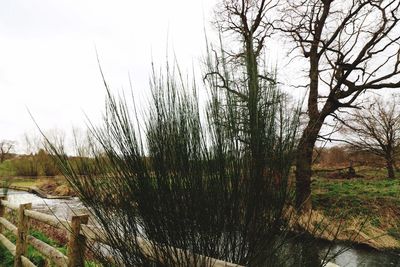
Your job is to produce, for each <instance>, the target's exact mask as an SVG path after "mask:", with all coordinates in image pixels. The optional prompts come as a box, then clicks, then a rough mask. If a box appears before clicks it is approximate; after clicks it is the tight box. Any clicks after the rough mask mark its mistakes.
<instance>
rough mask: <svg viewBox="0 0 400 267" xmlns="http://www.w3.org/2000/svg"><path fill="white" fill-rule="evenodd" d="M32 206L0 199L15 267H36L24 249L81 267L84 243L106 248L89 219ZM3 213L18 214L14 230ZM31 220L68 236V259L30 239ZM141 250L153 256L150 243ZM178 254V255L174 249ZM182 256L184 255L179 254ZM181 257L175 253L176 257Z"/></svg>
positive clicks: (64, 266) (0, 223) (1, 225)
mask: <svg viewBox="0 0 400 267" xmlns="http://www.w3.org/2000/svg"><path fill="white" fill-rule="evenodd" d="M31 208H32V204H31V203H27V204H21V205H15V204H13V203H10V202H9V201H7V200H6V198H5V197H1V196H0V243H1V244H3V245H4V247H5V248H6V249H7V250H8V251H9V252H10V253H11V254H12V255H13V256H14V267H36V265H34V264H33V263H32V262H31V261H30V260H29V259H28V258H27V246H28V245H32V246H33V247H34V248H35V249H36V250H38V251H39V252H40V253H41V254H42V255H43V256H44V257H45V258H46V259H47V260H49V261H50V262H52V263H53V264H55V265H56V266H59V267H83V266H84V262H85V248H86V239H90V240H93V241H97V242H100V243H105V244H107V237H106V236H107V235H106V234H105V233H104V230H103V229H101V228H98V227H95V226H93V225H88V224H87V223H88V220H89V216H88V215H78V216H72V219H71V221H67V220H62V219H59V218H57V217H55V216H52V215H48V214H45V213H41V212H37V211H34V210H31ZM6 209H11V210H15V211H17V214H18V218H17V220H18V221H17V225H18V226H15V225H14V224H12V223H11V222H10V221H8V220H7V219H6V218H5V213H6ZM30 220H36V221H40V222H42V223H45V224H47V225H50V226H53V227H56V228H59V229H65V230H67V231H68V232H69V237H68V245H67V255H64V254H63V253H61V252H60V251H58V250H57V249H56V248H54V247H52V246H50V245H48V244H47V243H45V242H43V241H41V240H39V239H37V238H35V237H33V236H31V235H29V227H30V225H29V222H30ZM4 230H8V231H10V232H11V233H12V234H14V235H15V236H16V244H14V243H12V242H11V241H10V240H8V239H7V237H6V236H5V235H4V234H3V233H4ZM139 243H140V246H141V249H142V250H143V252H144V253H145V254H147V255H148V256H149V257H150V258H153V257H154V255H153V253H152V250H151V249H150V246H151V245H150V242H149V241H146V240H144V239H140V242H139ZM177 250H178V251H181V250H179V249H177ZM181 252H182V254H183V253H184V252H183V251H181ZM179 254H180V253H178V255H179ZM201 257H204V258H205V259H207V260H210V261H212V262H213V263H214V264H213V266H214V267H243V266H239V265H236V264H233V263H229V262H225V261H221V260H217V259H213V258H209V257H206V256H201Z"/></svg>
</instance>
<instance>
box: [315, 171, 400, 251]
mask: <svg viewBox="0 0 400 267" xmlns="http://www.w3.org/2000/svg"><path fill="white" fill-rule="evenodd" d="M356 172H357V174H358V175H360V176H362V177H358V178H352V179H333V178H330V177H332V176H333V175H332V172H330V171H327V170H318V169H316V170H315V172H314V173H315V175H314V177H313V182H312V192H313V195H312V201H313V207H314V209H317V210H320V211H322V212H323V213H324V214H325V215H326V216H328V217H332V218H338V217H340V218H344V219H345V220H347V221H351V220H353V221H355V222H359V223H360V224H362V225H363V226H362V227H361V229H362V232H364V234H365V235H366V236H369V237H370V238H372V239H373V238H375V237H377V236H382V234H387V236H386V237H387V238H386V240H385V241H384V240H383V238H381V241H377V242H375V243H374V244H373V246H375V247H376V248H382V249H383V248H390V247H393V245H394V244H395V243H396V241H397V246H394V247H393V248H395V249H400V179H394V180H389V179H387V178H386V170H385V169H379V168H370V167H359V168H356ZM398 176H400V173H398ZM389 239H390V240H389ZM384 242H389V243H390V244H384ZM370 245H371V244H370Z"/></svg>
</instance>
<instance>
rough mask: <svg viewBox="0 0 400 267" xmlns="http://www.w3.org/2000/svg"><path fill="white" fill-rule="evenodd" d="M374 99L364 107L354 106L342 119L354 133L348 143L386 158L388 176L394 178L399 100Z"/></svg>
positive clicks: (399, 141) (399, 128)
mask: <svg viewBox="0 0 400 267" xmlns="http://www.w3.org/2000/svg"><path fill="white" fill-rule="evenodd" d="M399 100H400V99H399V98H398V97H394V98H392V100H391V101H383V100H379V99H375V101H374V102H373V103H372V104H371V105H370V106H369V107H368V108H366V109H365V110H363V111H360V110H357V111H356V112H354V113H353V114H352V115H351V118H350V119H349V120H347V121H346V126H347V129H350V130H351V131H352V132H354V133H355V135H356V136H355V138H352V140H351V144H352V146H353V147H354V148H356V149H358V150H364V151H369V152H371V153H373V154H375V155H377V156H379V157H382V158H383V159H385V161H386V168H387V172H388V178H391V179H393V178H395V171H394V169H395V159H396V155H397V154H398V153H399V151H398V149H399V147H400V102H399Z"/></svg>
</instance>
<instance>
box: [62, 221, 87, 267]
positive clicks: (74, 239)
mask: <svg viewBox="0 0 400 267" xmlns="http://www.w3.org/2000/svg"><path fill="white" fill-rule="evenodd" d="M88 221H89V215H79V216H72V219H71V233H70V236H69V242H68V253H67V254H68V255H67V256H68V267H81V266H85V248H86V237H85V236H83V235H81V234H80V232H81V224H87V223H88Z"/></svg>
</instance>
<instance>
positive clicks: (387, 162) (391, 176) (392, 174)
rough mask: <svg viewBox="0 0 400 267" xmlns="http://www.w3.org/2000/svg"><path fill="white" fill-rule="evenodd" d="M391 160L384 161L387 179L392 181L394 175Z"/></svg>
mask: <svg viewBox="0 0 400 267" xmlns="http://www.w3.org/2000/svg"><path fill="white" fill-rule="evenodd" d="M393 165H394V164H393V160H392V159H386V169H387V172H388V178H389V179H394V178H395V174H394V167H393Z"/></svg>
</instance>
